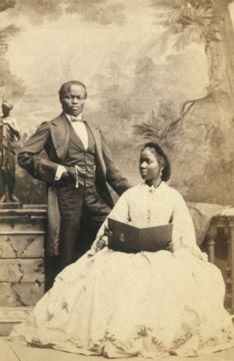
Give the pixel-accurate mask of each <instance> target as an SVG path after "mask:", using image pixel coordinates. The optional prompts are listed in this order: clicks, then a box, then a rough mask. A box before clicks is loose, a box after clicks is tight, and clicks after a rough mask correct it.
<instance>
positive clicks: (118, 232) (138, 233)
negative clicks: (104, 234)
mask: <svg viewBox="0 0 234 361" xmlns="http://www.w3.org/2000/svg"><path fill="white" fill-rule="evenodd" d="M172 227H173V225H172V223H168V224H165V225H161V226H155V227H146V228H139V227H135V226H133V225H131V224H127V223H123V222H119V221H117V220H115V219H111V218H108V228H109V229H110V231H111V232H112V235H111V237H109V243H108V247H109V248H111V249H113V250H115V251H121V252H127V253H137V252H141V251H148V252H155V251H159V250H161V249H165V248H166V247H167V245H168V243H169V242H170V241H171V240H172Z"/></svg>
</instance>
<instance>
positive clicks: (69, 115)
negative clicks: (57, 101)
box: [64, 113, 84, 122]
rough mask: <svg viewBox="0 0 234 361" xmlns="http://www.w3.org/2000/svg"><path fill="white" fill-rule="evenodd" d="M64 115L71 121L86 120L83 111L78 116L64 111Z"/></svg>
mask: <svg viewBox="0 0 234 361" xmlns="http://www.w3.org/2000/svg"><path fill="white" fill-rule="evenodd" d="M64 115H65V117H66V118H67V119H68V120H69V121H70V122H83V121H84V116H83V113H80V114H79V115H77V117H75V116H74V115H71V114H67V113H64Z"/></svg>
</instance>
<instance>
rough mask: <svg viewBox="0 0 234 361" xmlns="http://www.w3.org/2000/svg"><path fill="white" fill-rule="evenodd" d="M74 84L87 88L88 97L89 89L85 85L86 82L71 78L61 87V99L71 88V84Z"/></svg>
mask: <svg viewBox="0 0 234 361" xmlns="http://www.w3.org/2000/svg"><path fill="white" fill-rule="evenodd" d="M72 85H80V86H82V87H83V88H84V90H85V98H87V95H88V94H87V89H86V86H85V85H84V83H82V82H81V81H79V80H70V81H67V82H66V83H63V84H62V85H61V87H60V89H59V92H58V93H59V99H60V100H61V99H62V98H63V97H64V95H65V94H66V93H67V92H68V91H69V90H70V88H71V86H72Z"/></svg>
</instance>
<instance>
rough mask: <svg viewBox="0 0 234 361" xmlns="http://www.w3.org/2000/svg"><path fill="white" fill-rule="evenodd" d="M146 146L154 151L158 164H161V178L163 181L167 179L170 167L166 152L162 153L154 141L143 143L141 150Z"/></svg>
mask: <svg viewBox="0 0 234 361" xmlns="http://www.w3.org/2000/svg"><path fill="white" fill-rule="evenodd" d="M146 148H150V150H151V151H153V152H154V153H155V155H156V157H157V159H158V162H159V164H160V165H161V166H162V176H161V179H162V180H163V181H168V179H169V178H170V175H171V167H170V162H169V160H168V158H167V156H166V154H165V153H164V151H163V150H162V148H161V147H160V146H159V145H158V144H157V143H154V142H148V143H145V144H144V146H143V148H142V150H144V149H146Z"/></svg>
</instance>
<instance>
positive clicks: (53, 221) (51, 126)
mask: <svg viewBox="0 0 234 361" xmlns="http://www.w3.org/2000/svg"><path fill="white" fill-rule="evenodd" d="M68 122H69V121H68V120H67V118H66V116H65V115H64V114H63V113H62V114H61V115H60V116H59V117H57V118H55V119H53V120H51V121H49V122H44V123H42V124H41V125H40V127H39V128H38V129H37V131H36V132H35V133H34V134H33V135H32V136H31V137H30V138H29V139H28V141H27V142H26V144H25V145H24V147H23V148H22V149H21V150H20V152H19V153H18V162H19V164H20V165H21V167H23V168H25V169H26V170H27V171H28V172H29V173H30V174H31V176H33V177H34V178H36V179H39V180H42V181H45V182H47V184H48V230H47V242H46V245H47V246H46V253H47V255H51V256H52V255H56V254H58V248H59V247H58V245H59V229H60V214H59V208H58V202H57V195H56V186H55V184H56V183H55V174H56V170H57V166H58V164H61V165H63V164H64V163H63V162H64V158H65V156H66V152H67V149H68V142H69V123H68ZM86 124H87V126H88V127H89V129H90V130H91V132H92V134H93V136H94V139H95V143H96V187H97V190H98V192H99V194H100V195H101V197H102V198H103V199H104V200H105V201H106V203H107V204H108V205H109V206H110V207H112V206H113V200H112V197H111V195H110V192H109V190H108V186H107V184H109V185H110V186H111V187H112V188H113V189H114V190H115V192H116V193H117V194H118V195H120V194H122V193H123V192H124V191H125V190H126V189H128V188H130V185H129V184H128V182H127V180H126V179H125V178H123V177H122V175H121V174H120V172H119V170H118V169H116V168H115V166H114V163H113V161H112V157H111V153H110V150H109V148H108V146H107V144H106V141H105V139H104V137H103V135H102V133H101V131H100V129H98V128H96V127H93V126H91V125H90V124H88V123H86Z"/></svg>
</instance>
